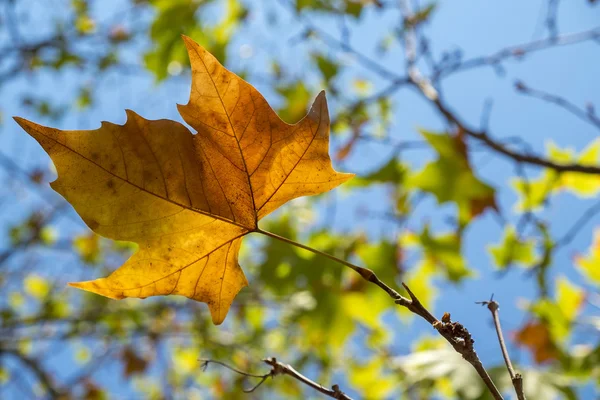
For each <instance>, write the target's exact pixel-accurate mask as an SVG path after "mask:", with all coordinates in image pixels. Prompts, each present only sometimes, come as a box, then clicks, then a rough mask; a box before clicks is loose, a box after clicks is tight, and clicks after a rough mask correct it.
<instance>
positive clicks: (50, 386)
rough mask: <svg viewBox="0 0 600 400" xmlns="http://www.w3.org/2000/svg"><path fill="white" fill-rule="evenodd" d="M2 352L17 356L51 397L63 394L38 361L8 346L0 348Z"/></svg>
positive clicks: (58, 396)
mask: <svg viewBox="0 0 600 400" xmlns="http://www.w3.org/2000/svg"><path fill="white" fill-rule="evenodd" d="M3 354H9V355H12V356H13V357H15V358H17V359H18V360H19V361H21V363H22V364H24V365H25V366H27V368H29V370H30V371H31V372H33V373H34V375H35V376H36V377H37V379H38V381H39V382H40V384H41V385H42V387H43V388H44V389H45V390H46V391H47V392H48V395H49V396H50V398H52V399H59V398H62V396H63V395H64V394H65V393H64V391H63V390H61V389H59V388H58V387H57V386H56V385H55V384H54V382H53V379H52V377H51V376H50V375H48V373H47V372H46V371H44V369H43V368H42V367H41V366H40V365H39V363H38V361H37V360H35V359H33V358H29V357H27V356H26V355H24V354H22V353H21V352H19V351H17V350H14V349H8V348H0V356H1V355H3Z"/></svg>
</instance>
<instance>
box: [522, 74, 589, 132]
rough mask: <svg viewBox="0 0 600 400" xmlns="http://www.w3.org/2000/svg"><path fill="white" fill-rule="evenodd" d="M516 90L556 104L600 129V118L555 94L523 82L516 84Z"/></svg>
mask: <svg viewBox="0 0 600 400" xmlns="http://www.w3.org/2000/svg"><path fill="white" fill-rule="evenodd" d="M515 88H516V89H517V91H518V92H519V93H522V94H524V95H527V96H531V97H535V98H538V99H541V100H544V101H546V102H548V103H553V104H556V105H557V106H559V107H561V108H563V109H565V110H566V111H568V112H570V113H571V114H573V115H575V116H576V117H578V118H580V119H581V120H583V121H585V122H587V123H589V124H592V125H594V126H595V127H596V128H598V129H600V118H599V117H598V116H597V115H596V114H594V113H593V112H590V111H586V110H583V109H581V108H579V107H577V106H576V105H575V104H573V103H571V102H570V101H568V100H566V99H564V98H562V97H560V96H556V95H554V94H551V93H547V92H544V91H542V90H537V89H532V88H530V87H529V86H527V85H525V84H524V83H523V82H521V81H517V82H515Z"/></svg>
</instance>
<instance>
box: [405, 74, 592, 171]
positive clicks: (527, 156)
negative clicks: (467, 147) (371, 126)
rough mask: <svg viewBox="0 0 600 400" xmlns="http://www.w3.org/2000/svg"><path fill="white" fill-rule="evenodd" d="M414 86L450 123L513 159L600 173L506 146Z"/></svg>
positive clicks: (570, 169)
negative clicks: (471, 125)
mask: <svg viewBox="0 0 600 400" xmlns="http://www.w3.org/2000/svg"><path fill="white" fill-rule="evenodd" d="M413 86H415V87H416V88H418V90H419V92H420V93H421V94H422V95H423V96H424V97H425V98H426V99H428V100H429V101H430V102H431V104H433V106H434V107H435V108H436V109H437V110H438V111H439V112H440V114H442V115H443V116H444V117H445V118H446V120H447V121H448V122H449V123H451V124H454V125H456V126H457V127H458V128H460V129H461V130H462V131H463V132H464V133H465V134H466V135H468V136H469V137H472V138H474V139H477V140H479V141H481V142H482V143H484V144H485V145H487V147H488V148H490V149H491V150H494V151H495V152H497V153H499V154H502V155H504V156H506V157H508V158H510V159H512V160H513V161H517V162H521V163H526V164H530V165H535V166H538V167H544V168H549V169H552V170H554V171H556V172H559V173H560V172H580V173H584V174H594V175H600V167H596V166H593V165H582V164H573V163H570V164H562V163H556V162H554V161H550V160H548V159H545V158H543V157H540V156H538V155H535V154H531V153H522V152H518V151H516V150H512V149H510V148H508V147H506V146H505V145H504V144H503V143H501V142H499V141H497V140H495V139H494V138H492V137H491V136H489V135H488V133H487V132H485V131H480V130H478V129H475V128H472V127H470V126H469V125H467V124H466V123H465V122H463V121H461V120H460V119H459V118H458V117H457V116H456V115H455V113H454V112H453V111H452V110H451V109H450V107H448V106H447V105H446V104H444V103H443V102H442V100H440V97H439V96H437V97H434V98H432V97H430V96H429V93H428V92H424V91H423V90H422V89H421V85H420V84H417V83H414V84H413Z"/></svg>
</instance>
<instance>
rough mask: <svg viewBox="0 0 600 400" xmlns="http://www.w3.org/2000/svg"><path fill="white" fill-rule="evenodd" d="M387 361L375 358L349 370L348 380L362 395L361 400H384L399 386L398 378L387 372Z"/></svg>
mask: <svg viewBox="0 0 600 400" xmlns="http://www.w3.org/2000/svg"><path fill="white" fill-rule="evenodd" d="M386 361H387V360H386V359H380V358H379V357H373V358H372V359H371V360H369V361H368V362H366V363H364V364H354V365H352V366H351V368H350V369H349V373H348V380H349V381H350V382H351V385H352V386H353V387H354V388H356V389H357V390H358V391H359V392H360V393H361V396H360V398H361V399H367V400H368V399H373V400H375V399H384V398H387V396H388V395H390V394H391V392H392V391H393V390H394V388H395V387H396V385H397V384H398V378H397V377H395V376H394V375H392V374H390V373H389V372H387V371H385V369H384V366H385V365H386Z"/></svg>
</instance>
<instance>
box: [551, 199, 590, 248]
mask: <svg viewBox="0 0 600 400" xmlns="http://www.w3.org/2000/svg"><path fill="white" fill-rule="evenodd" d="M598 214H600V202H597V203H596V204H594V205H593V206H591V207H590V208H588V209H587V210H585V212H584V213H583V214H581V216H580V217H579V218H577V220H576V221H575V222H574V223H573V225H572V226H571V227H570V228H569V230H568V231H567V233H565V234H564V236H562V237H561V238H560V239H558V240H557V241H556V245H555V246H556V247H557V248H558V247H563V246H566V245H568V244H569V243H571V241H572V240H573V239H575V236H577V234H578V233H579V231H580V230H581V229H582V228H583V227H584V226H585V225H586V224H587V223H588V222H590V221H591V220H592V218H593V217H595V216H596V215H598Z"/></svg>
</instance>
